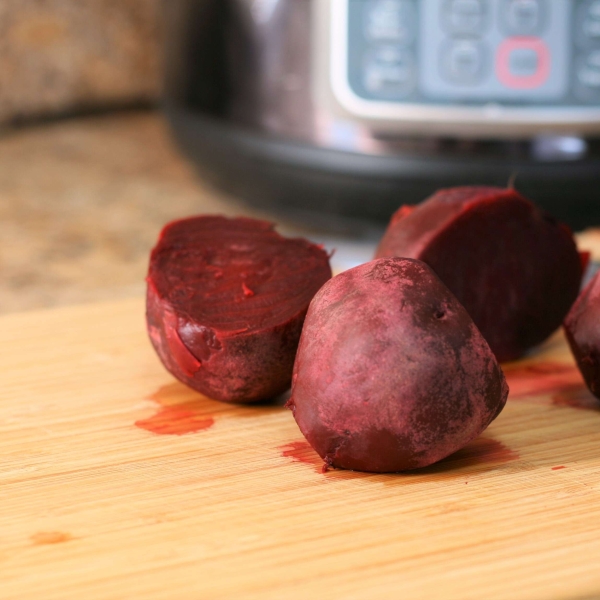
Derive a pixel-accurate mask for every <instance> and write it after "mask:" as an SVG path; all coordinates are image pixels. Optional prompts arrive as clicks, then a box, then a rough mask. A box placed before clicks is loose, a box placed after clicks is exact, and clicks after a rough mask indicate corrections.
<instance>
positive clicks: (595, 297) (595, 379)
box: [564, 272, 600, 398]
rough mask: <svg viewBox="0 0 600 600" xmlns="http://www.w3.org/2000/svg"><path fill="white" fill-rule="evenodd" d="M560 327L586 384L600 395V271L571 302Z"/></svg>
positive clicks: (594, 392)
mask: <svg viewBox="0 0 600 600" xmlns="http://www.w3.org/2000/svg"><path fill="white" fill-rule="evenodd" d="M564 327H565V333H566V336H567V341H568V342H569V346H570V347H571V351H572V352H573V356H574V357H575V360H576V361H577V366H578V367H579V370H580V371H581V374H582V375H583V378H584V380H585V383H586V385H587V386H588V388H589V390H590V392H592V394H594V396H596V398H600V272H598V273H596V275H595V276H594V277H593V279H592V280H591V281H590V282H589V283H588V284H587V286H586V287H585V289H584V290H583V291H582V292H581V294H580V295H579V298H577V300H576V301H575V304H573V307H572V308H571V310H570V311H569V314H568V315H567V318H566V319H565V322H564Z"/></svg>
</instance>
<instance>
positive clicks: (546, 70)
mask: <svg viewBox="0 0 600 600" xmlns="http://www.w3.org/2000/svg"><path fill="white" fill-rule="evenodd" d="M519 56H522V57H523V58H524V59H525V60H529V61H530V62H531V61H532V60H533V61H535V65H534V66H533V68H531V69H527V68H526V69H524V71H526V72H525V73H519V72H518V69H516V70H517V72H515V68H514V64H511V63H514V62H516V61H515V58H519ZM529 71H530V72H529ZM549 75H550V51H549V50H548V46H546V44H545V43H544V42H543V41H542V40H541V39H539V38H537V37H512V38H507V39H505V40H504V41H503V42H502V43H501V44H500V45H499V46H498V52H497V53H496V77H498V80H499V81H500V82H501V83H502V84H503V85H505V86H506V87H508V88H511V89H516V90H532V89H535V88H538V87H540V86H542V85H544V83H546V81H547V80H548V77H549Z"/></svg>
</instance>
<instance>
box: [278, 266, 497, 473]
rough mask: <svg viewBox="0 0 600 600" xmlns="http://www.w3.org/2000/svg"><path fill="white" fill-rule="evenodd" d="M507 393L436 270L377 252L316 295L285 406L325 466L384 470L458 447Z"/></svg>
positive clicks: (400, 467)
mask: <svg viewBox="0 0 600 600" xmlns="http://www.w3.org/2000/svg"><path fill="white" fill-rule="evenodd" d="M507 394H508V386H507V385H506V381H505V379H504V375H503V373H502V370H501V369H500V367H499V365H498V363H497V362H496V359H495V357H494V355H493V353H492V351H491V350H490V348H489V346H488V344H487V342H486V341H485V340H484V338H483V336H482V335H481V333H480V332H479V330H478V329H477V327H476V326H475V324H474V323H473V321H472V320H471V318H470V317H469V315H468V313H467V311H466V310H465V309H464V308H463V307H462V306H461V304H460V303H459V302H458V300H457V299H456V298H455V297H454V296H453V295H452V293H451V292H450V291H449V290H448V288H447V287H446V286H445V285H444V284H443V283H442V282H441V280H440V279H439V278H438V277H437V276H436V275H435V273H434V272H433V271H432V270H431V269H430V268H429V267H428V266H427V265H426V264H424V263H422V262H420V261H417V260H412V259H404V258H384V259H379V260H375V261H372V262H369V263H366V264H364V265H361V266H359V267H355V268H354V269H350V270H349V271H345V272H344V273H342V274H341V275H338V276H337V277H334V278H333V279H331V280H330V281H328V282H327V283H326V284H325V285H324V286H323V287H322V288H321V289H320V290H319V292H318V293H317V294H316V296H315V297H314V299H313V301H312V302H311V304H310V307H309V309H308V314H307V316H306V321H305V323H304V329H303V331H302V336H301V338H300V345H299V347H298V354H297V356H296V362H295V364H294V375H293V379H292V396H291V398H290V400H289V402H288V406H289V407H290V408H291V409H292V410H293V413H294V417H295V419H296V421H297V423H298V425H299V427H300V430H301V431H302V433H303V434H304V435H305V437H306V439H307V440H308V441H309V443H310V444H311V445H312V446H313V448H314V449H315V450H316V451H317V452H318V453H319V455H320V456H321V457H322V458H323V459H324V460H325V463H326V465H332V466H335V467H341V468H346V469H354V470H358V471H371V472H378V473H384V472H396V471H403V470H406V469H415V468H417V467H425V466H427V465H430V464H432V463H434V462H436V461H438V460H440V459H442V458H444V457H446V456H448V455H449V454H452V453H453V452H455V451H457V450H459V449H460V448H462V447H463V446H465V445H466V444H467V443H469V442H470V441H471V440H473V439H474V438H476V437H477V436H478V435H479V434H480V433H481V432H482V431H483V430H484V429H485V428H486V427H487V426H488V425H489V424H490V422H491V421H492V420H493V419H494V418H496V416H497V415H498V414H499V413H500V411H501V410H502V408H503V407H504V404H505V402H506V397H507Z"/></svg>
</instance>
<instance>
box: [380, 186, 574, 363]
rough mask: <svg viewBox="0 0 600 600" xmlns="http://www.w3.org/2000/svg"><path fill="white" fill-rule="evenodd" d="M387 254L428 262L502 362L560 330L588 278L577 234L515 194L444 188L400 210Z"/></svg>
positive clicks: (384, 248)
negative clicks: (585, 273)
mask: <svg viewBox="0 0 600 600" xmlns="http://www.w3.org/2000/svg"><path fill="white" fill-rule="evenodd" d="M411 209H412V210H411ZM383 256H404V257H408V258H416V259H419V260H422V261H424V262H426V263H427V264H428V265H429V266H430V267H431V268H432V269H433V270H434V271H435V272H436V273H437V274H438V275H439V277H440V278H441V280H442V281H443V282H444V283H445V284H446V285H447V286H448V287H449V288H450V290H451V291H452V292H453V293H454V295H455V296H456V297H457V298H458V300H459V301H460V302H461V303H462V304H463V306H464V307H465V308H466V309H467V311H468V312H469V314H470V315H471V317H472V319H473V321H475V324H476V325H477V327H479V329H480V331H481V333H482V334H483V336H484V337H485V339H486V340H487V341H488V343H489V345H490V346H491V348H492V350H493V351H494V353H495V355H496V357H497V358H498V360H500V361H507V360H513V359H516V358H518V357H520V356H521V355H522V354H524V353H525V352H526V351H527V350H528V349H529V348H531V347H533V346H535V345H537V344H539V343H540V342H542V341H543V340H545V339H546V338H547V337H548V336H549V335H550V334H551V333H552V332H553V331H554V330H555V329H557V328H558V327H559V326H560V324H561V323H562V320H563V319H564V317H565V315H566V314H567V312H568V310H569V308H570V307H571V305H572V303H573V301H574V300H575V298H576V297H577V293H578V291H579V286H580V283H581V277H582V265H581V261H580V258H579V255H578V253H577V247H576V245H575V241H574V239H573V235H572V234H571V232H570V231H569V229H568V228H567V227H566V226H565V225H562V224H560V223H557V222H556V221H555V220H554V219H553V218H552V217H550V216H548V215H547V214H546V213H544V212H542V211H541V210H539V209H538V208H537V207H536V206H535V205H534V204H532V203H531V202H530V201H529V200H527V199H526V198H524V197H523V196H521V195H520V194H519V193H518V192H516V191H515V190H514V189H502V188H493V187H459V188H453V189H447V190H440V191H439V192H437V193H436V194H434V195H433V196H431V197H430V198H428V199H427V200H425V201H424V202H423V203H422V204H420V205H418V206H416V207H409V208H407V207H402V208H400V210H399V211H398V212H397V213H396V215H394V217H392V220H391V222H390V225H389V227H388V229H387V231H386V233H385V235H384V237H383V239H382V240H381V243H380V244H379V248H378V249H377V252H376V257H383Z"/></svg>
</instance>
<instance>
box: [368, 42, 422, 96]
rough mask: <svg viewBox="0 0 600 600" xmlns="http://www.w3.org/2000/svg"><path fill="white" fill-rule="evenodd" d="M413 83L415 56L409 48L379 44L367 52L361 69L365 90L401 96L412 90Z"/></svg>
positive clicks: (414, 78) (414, 81) (377, 93)
mask: <svg viewBox="0 0 600 600" xmlns="http://www.w3.org/2000/svg"><path fill="white" fill-rule="evenodd" d="M415 84H416V64H415V57H414V54H413V53H412V52H411V51H410V50H406V49H402V48H398V47H397V46H381V47H379V48H376V49H374V50H373V51H372V52H370V53H369V56H368V57H367V60H366V64H365V68H364V71H363V85H364V86H365V88H366V90H367V91H369V92H370V93H372V94H376V95H377V96H383V97H393V98H398V97H400V98H402V97H405V96H407V95H409V94H410V93H411V92H412V91H413V90H414V88H415Z"/></svg>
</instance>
